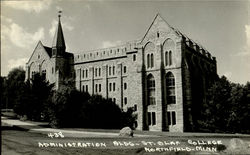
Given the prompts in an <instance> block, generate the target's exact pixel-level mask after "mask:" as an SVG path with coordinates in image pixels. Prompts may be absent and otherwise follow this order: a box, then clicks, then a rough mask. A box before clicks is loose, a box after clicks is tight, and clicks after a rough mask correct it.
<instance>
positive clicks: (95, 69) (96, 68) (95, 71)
mask: <svg viewBox="0 0 250 155" xmlns="http://www.w3.org/2000/svg"><path fill="white" fill-rule="evenodd" d="M95 77H97V68H96V69H95Z"/></svg>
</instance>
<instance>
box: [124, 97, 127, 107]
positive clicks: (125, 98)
mask: <svg viewBox="0 0 250 155" xmlns="http://www.w3.org/2000/svg"><path fill="white" fill-rule="evenodd" d="M124 104H125V105H126V104H127V97H124Z"/></svg>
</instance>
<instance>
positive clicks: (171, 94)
mask: <svg viewBox="0 0 250 155" xmlns="http://www.w3.org/2000/svg"><path fill="white" fill-rule="evenodd" d="M166 90H167V91H166V93H167V94H166V97H167V104H175V103H176V99H175V79H174V75H173V74H172V73H171V72H169V73H167V76H166Z"/></svg>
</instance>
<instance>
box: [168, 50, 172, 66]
mask: <svg viewBox="0 0 250 155" xmlns="http://www.w3.org/2000/svg"><path fill="white" fill-rule="evenodd" d="M169 65H170V66H171V65H172V51H169Z"/></svg>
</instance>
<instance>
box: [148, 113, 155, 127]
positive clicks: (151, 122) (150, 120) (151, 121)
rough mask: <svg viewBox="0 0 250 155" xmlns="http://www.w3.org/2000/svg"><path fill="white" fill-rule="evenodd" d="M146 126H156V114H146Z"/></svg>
mask: <svg viewBox="0 0 250 155" xmlns="http://www.w3.org/2000/svg"><path fill="white" fill-rule="evenodd" d="M148 125H149V126H153V125H156V114H155V112H148Z"/></svg>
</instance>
